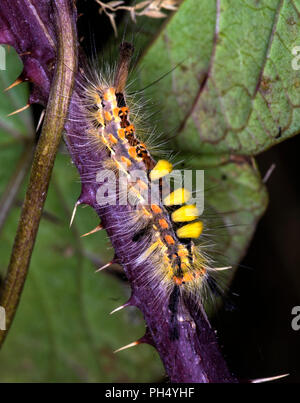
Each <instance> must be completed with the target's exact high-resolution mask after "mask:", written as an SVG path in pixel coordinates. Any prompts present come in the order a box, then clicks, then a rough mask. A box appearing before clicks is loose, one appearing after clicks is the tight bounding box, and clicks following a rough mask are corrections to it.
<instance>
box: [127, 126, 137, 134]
mask: <svg viewBox="0 0 300 403" xmlns="http://www.w3.org/2000/svg"><path fill="white" fill-rule="evenodd" d="M134 130H135V129H134V126H133V125H129V126H127V127H125V132H126V134H133V133H134Z"/></svg>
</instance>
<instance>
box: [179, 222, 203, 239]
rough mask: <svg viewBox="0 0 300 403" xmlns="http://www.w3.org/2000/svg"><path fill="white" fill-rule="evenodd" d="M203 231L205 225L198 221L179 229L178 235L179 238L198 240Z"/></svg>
mask: <svg viewBox="0 0 300 403" xmlns="http://www.w3.org/2000/svg"><path fill="white" fill-rule="evenodd" d="M202 230H203V223H202V222H201V221H197V222H194V223H192V224H187V225H185V226H184V227H181V228H178V230H177V231H176V234H177V236H178V238H198V237H199V236H200V235H201V233H202Z"/></svg>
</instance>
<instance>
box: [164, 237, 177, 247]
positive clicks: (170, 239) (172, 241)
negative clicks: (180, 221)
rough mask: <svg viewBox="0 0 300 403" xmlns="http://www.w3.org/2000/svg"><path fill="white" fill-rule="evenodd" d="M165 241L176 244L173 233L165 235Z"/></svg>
mask: <svg viewBox="0 0 300 403" xmlns="http://www.w3.org/2000/svg"><path fill="white" fill-rule="evenodd" d="M165 241H166V242H167V244H169V245H174V244H175V241H174V238H173V237H172V236H171V235H165Z"/></svg>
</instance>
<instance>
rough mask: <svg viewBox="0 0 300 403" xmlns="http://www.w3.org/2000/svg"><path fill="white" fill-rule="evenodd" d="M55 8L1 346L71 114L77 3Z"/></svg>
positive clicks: (60, 0)
mask: <svg viewBox="0 0 300 403" xmlns="http://www.w3.org/2000/svg"><path fill="white" fill-rule="evenodd" d="M53 8H54V17H55V21H56V33H57V42H58V47H57V64H56V71H55V73H54V77H53V81H52V86H51V91H50V96H49V101H48V105H47V110H46V115H45V121H44V125H43V129H42V133H41V137H40V139H39V142H38V144H37V147H36V151H35V155H34V159H33V164H32V170H31V175H30V180H29V185H28V189H27V192H26V196H25V201H24V204H23V208H22V212H21V218H20V221H19V225H18V229H17V234H16V237H15V241H14V246H13V250H12V254H11V259H10V263H9V266H8V271H7V275H6V278H5V281H4V284H3V289H2V290H1V295H0V305H1V306H3V307H4V308H5V310H6V330H5V331H0V346H1V345H2V343H3V341H4V339H5V337H6V335H7V332H8V330H9V328H10V326H11V323H12V320H13V317H14V315H15V312H16V309H17V306H18V302H19V300H20V296H21V292H22V289H23V286H24V282H25V279H26V275H27V272H28V268H29V263H30V258H31V254H32V251H33V247H34V243H35V239H36V235H37V231H38V227H39V223H40V219H41V214H42V211H43V207H44V203H45V200H46V196H47V191H48V186H49V181H50V178H51V173H52V169H53V165H54V161H55V156H56V153H57V149H58V146H59V144H60V140H61V136H62V132H63V128H64V123H65V120H66V116H67V113H68V107H69V101H70V97H71V94H72V90H73V85H74V77H75V71H76V66H77V34H76V26H75V22H74V18H73V3H72V2H71V1H69V0H54V1H53ZM62 94H63V96H62Z"/></svg>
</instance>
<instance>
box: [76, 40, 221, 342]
mask: <svg viewBox="0 0 300 403" xmlns="http://www.w3.org/2000/svg"><path fill="white" fill-rule="evenodd" d="M132 54H133V46H132V45H131V44H130V43H127V42H123V43H122V44H121V46H120V56H119V62H118V65H117V68H116V70H115V72H114V73H113V74H112V75H111V78H110V79H106V78H104V76H103V75H102V74H100V75H99V74H97V75H96V77H95V75H94V77H92V78H91V79H88V80H86V79H85V78H84V77H83V82H82V83H81V84H80V86H81V87H82V90H83V91H82V92H83V98H82V100H81V103H82V110H83V114H84V118H85V119H87V120H88V122H89V127H88V128H87V130H86V133H87V141H86V143H85V147H86V149H87V150H88V149H90V150H91V151H92V150H94V149H98V150H101V151H102V152H103V153H104V155H105V158H104V159H103V161H101V166H100V167H99V166H97V167H96V166H95V171H96V170H97V169H98V168H99V172H98V174H97V181H98V182H99V183H101V186H100V188H99V189H100V190H101V194H102V197H103V199H102V200H100V197H98V198H97V201H98V202H99V203H100V202H103V201H104V203H106V202H107V201H108V200H109V197H108V196H109V195H108V194H106V195H104V191H103V189H105V190H106V191H107V192H108V193H110V192H111V191H112V193H113V194H112V197H113V198H114V200H113V201H114V202H115V203H117V204H120V200H121V199H122V197H124V195H125V201H127V200H128V199H130V200H131V201H133V203H132V204H133V207H134V208H133V210H132V211H131V212H128V211H127V210H126V211H124V213H123V214H124V215H126V220H125V223H126V231H127V232H128V233H130V234H133V235H132V238H131V240H132V242H133V245H134V248H137V249H138V251H139V256H138V257H137V258H136V263H137V264H138V265H139V266H141V267H145V270H143V271H142V272H141V273H138V274H137V275H138V276H141V277H142V278H143V281H144V283H145V284H146V285H147V286H149V287H151V282H152V279H153V278H156V280H157V281H158V282H159V283H160V284H161V285H162V287H163V288H164V290H165V291H166V295H167V296H168V297H167V301H166V303H167V305H168V309H169V310H170V311H171V315H172V320H171V322H172V323H171V324H170V337H171V339H174V338H178V329H177V326H176V323H177V320H178V318H181V316H180V303H181V301H182V300H183V299H184V298H185V297H190V298H192V299H194V300H196V301H197V300H199V301H200V302H201V303H203V300H204V298H203V296H205V295H206V294H207V293H209V291H208V289H209V288H210V286H211V285H212V286H214V283H215V279H214V275H215V273H216V272H217V271H218V270H223V269H227V268H228V267H224V268H218V269H216V268H214V267H213V261H212V259H211V258H210V257H209V256H208V255H207V253H206V252H205V247H204V244H203V243H201V242H200V243H199V238H201V234H202V232H203V222H202V221H200V219H199V215H200V211H199V209H198V208H197V206H196V204H191V203H190V199H191V192H190V191H189V190H188V189H186V188H185V187H179V188H176V189H175V190H173V191H169V188H168V189H167V192H166V186H164V180H165V179H166V177H167V176H168V175H169V174H170V173H171V172H172V164H171V163H170V162H169V161H167V160H158V161H157V162H156V161H155V160H154V158H153V156H152V155H151V153H150V151H149V149H148V146H147V145H146V144H145V142H143V141H142V140H141V138H140V133H139V130H136V122H137V124H139V122H138V120H142V118H139V117H138V116H135V114H134V112H132V108H131V106H130V102H129V103H128V96H127V95H126V90H125V87H126V83H127V77H128V69H129V65H130V60H131V57H132ZM141 123H143V122H141ZM146 142H147V141H146ZM136 172H138V173H139V175H140V176H139V177H137V176H136ZM107 173H108V176H109V173H112V174H113V175H115V176H116V177H117V178H118V179H119V187H115V186H113V189H110V185H108V186H107V184H106V183H105V175H106V174H107ZM141 174H142V175H141ZM141 177H142V178H141ZM120 178H121V180H120ZM86 179H87V180H88V179H89V178H86ZM90 179H91V178H90ZM124 184H125V185H126V186H125V189H124ZM121 185H122V186H121ZM120 187H121V188H120ZM153 189H154V191H153ZM149 193H151V201H150V202H149V197H148V196H149ZM105 196H106V197H105ZM153 197H154V201H153ZM110 202H112V200H110ZM76 205H77V204H76ZM100 228H102V227H101V226H98V227H97V229H100ZM119 236H122V233H120V234H119ZM198 243H199V244H198ZM149 262H151V263H152V265H154V267H155V268H156V269H155V272H151V271H147V263H149ZM105 267H107V265H105ZM101 269H102V268H101ZM159 297H160V293H159V291H158V293H157V298H159Z"/></svg>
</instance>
